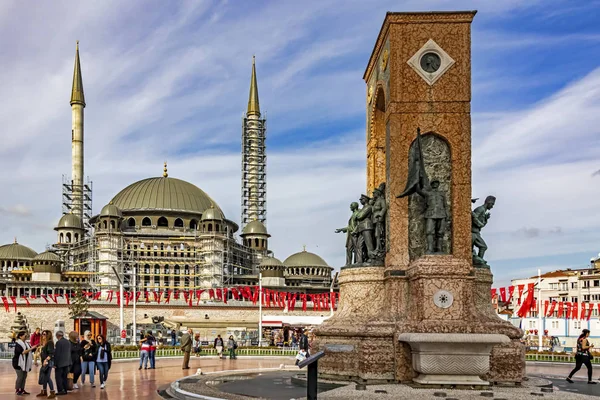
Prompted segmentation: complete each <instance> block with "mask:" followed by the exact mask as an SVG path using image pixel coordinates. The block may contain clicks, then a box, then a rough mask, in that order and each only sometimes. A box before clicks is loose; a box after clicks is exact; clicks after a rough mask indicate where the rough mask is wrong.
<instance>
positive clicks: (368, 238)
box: [356, 194, 375, 263]
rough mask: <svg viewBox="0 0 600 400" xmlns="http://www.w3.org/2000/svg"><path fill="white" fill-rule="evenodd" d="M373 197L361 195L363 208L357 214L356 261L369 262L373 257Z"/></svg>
mask: <svg viewBox="0 0 600 400" xmlns="http://www.w3.org/2000/svg"><path fill="white" fill-rule="evenodd" d="M370 200H371V199H370V198H369V196H367V195H365V194H363V195H361V196H360V204H362V206H363V207H362V208H361V209H360V211H359V212H358V214H357V215H356V220H357V221H358V226H357V228H356V231H357V233H358V243H357V246H356V262H357V263H362V262H368V261H369V260H370V259H371V258H372V257H373V250H374V249H375V247H374V246H373V220H372V218H373V208H372V207H371V205H370V204H369V201H370Z"/></svg>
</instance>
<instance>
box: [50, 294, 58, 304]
mask: <svg viewBox="0 0 600 400" xmlns="http://www.w3.org/2000/svg"><path fill="white" fill-rule="evenodd" d="M57 299H58V294H56V293H55V294H54V296H52V295H50V300H52V301H53V302H55V303H57Z"/></svg>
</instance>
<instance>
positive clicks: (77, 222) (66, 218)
mask: <svg viewBox="0 0 600 400" xmlns="http://www.w3.org/2000/svg"><path fill="white" fill-rule="evenodd" d="M60 228H70V229H73V228H75V229H85V228H84V227H83V221H81V218H79V217H78V216H77V215H75V214H65V215H63V216H62V217H60V220H58V224H57V225H56V228H54V230H58V229H60Z"/></svg>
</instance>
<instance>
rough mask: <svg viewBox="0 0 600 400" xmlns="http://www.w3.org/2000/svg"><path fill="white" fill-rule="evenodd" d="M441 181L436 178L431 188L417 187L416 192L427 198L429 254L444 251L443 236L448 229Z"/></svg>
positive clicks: (426, 220)
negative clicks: (440, 189)
mask: <svg viewBox="0 0 600 400" xmlns="http://www.w3.org/2000/svg"><path fill="white" fill-rule="evenodd" d="M439 187H440V182H439V181H437V180H434V181H433V182H431V186H430V188H421V187H420V185H418V186H417V187H416V192H417V193H418V194H419V195H420V196H423V197H424V198H425V201H426V203H427V206H426V209H425V235H426V237H427V254H435V253H443V251H444V249H443V238H444V232H445V231H446V218H448V213H447V212H446V196H445V195H444V193H442V192H440V191H439V190H438V188H439Z"/></svg>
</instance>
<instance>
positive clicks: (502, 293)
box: [500, 287, 506, 303]
mask: <svg viewBox="0 0 600 400" xmlns="http://www.w3.org/2000/svg"><path fill="white" fill-rule="evenodd" d="M500 300H502V302H503V303H506V288H503V287H501V288H500Z"/></svg>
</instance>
